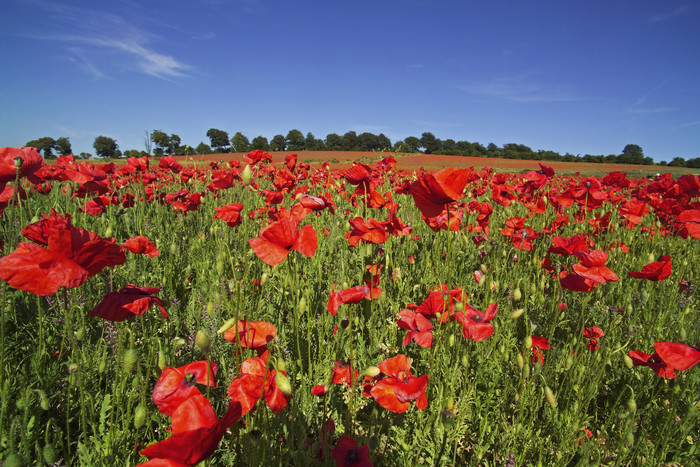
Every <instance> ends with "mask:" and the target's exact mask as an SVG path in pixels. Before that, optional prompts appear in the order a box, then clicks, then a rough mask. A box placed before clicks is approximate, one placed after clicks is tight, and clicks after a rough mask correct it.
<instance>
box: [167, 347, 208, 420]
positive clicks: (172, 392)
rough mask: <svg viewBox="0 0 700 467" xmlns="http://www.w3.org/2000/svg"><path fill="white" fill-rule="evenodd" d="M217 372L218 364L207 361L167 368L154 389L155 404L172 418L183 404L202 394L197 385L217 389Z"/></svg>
mask: <svg viewBox="0 0 700 467" xmlns="http://www.w3.org/2000/svg"><path fill="white" fill-rule="evenodd" d="M216 371H217V367H216V363H214V362H212V361H209V362H208V361H206V360H200V361H197V362H192V363H188V364H187V365H183V366H181V367H179V368H172V367H169V366H166V367H165V368H164V369H163V372H162V373H161V374H160V377H159V378H158V381H156V385H155V387H154V388H153V402H154V403H155V404H156V406H157V407H158V410H159V411H160V412H161V413H163V414H165V415H167V416H169V417H171V416H172V414H173V412H174V411H175V409H176V408H178V407H179V406H180V404H181V403H182V402H184V401H185V400H187V399H188V398H189V397H191V396H192V395H194V394H199V393H200V392H199V389H197V388H196V387H195V385H194V384H195V383H198V384H203V385H205V386H211V387H213V388H215V387H217V385H216V380H215V377H216Z"/></svg>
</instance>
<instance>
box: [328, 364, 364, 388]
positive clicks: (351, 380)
mask: <svg viewBox="0 0 700 467" xmlns="http://www.w3.org/2000/svg"><path fill="white" fill-rule="evenodd" d="M351 370H352V377H351V375H350V373H351ZM359 374H360V372H359V370H358V369H357V368H352V365H350V363H348V362H345V361H342V360H338V361H336V362H335V366H334V367H333V376H332V378H331V382H332V383H335V384H344V385H346V386H348V387H351V386H353V385H354V384H355V383H356V382H357V377H358V376H359Z"/></svg>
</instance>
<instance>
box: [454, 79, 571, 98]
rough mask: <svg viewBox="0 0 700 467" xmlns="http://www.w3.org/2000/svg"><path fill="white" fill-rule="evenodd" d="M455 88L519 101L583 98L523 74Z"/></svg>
mask: <svg viewBox="0 0 700 467" xmlns="http://www.w3.org/2000/svg"><path fill="white" fill-rule="evenodd" d="M457 89H459V90H461V91H464V92H467V93H469V94H474V95H476V96H480V97H491V98H496V99H501V100H505V101H510V102H519V103H537V102H574V101H580V100H583V98H581V97H578V96H576V95H575V94H573V93H572V92H571V91H570V90H568V89H567V88H566V86H561V85H545V84H540V83H537V82H534V81H531V80H529V79H528V78H527V77H525V76H512V77H498V78H494V79H491V80H489V81H486V82H478V83H470V84H466V85H458V86H457Z"/></svg>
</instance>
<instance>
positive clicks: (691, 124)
mask: <svg viewBox="0 0 700 467" xmlns="http://www.w3.org/2000/svg"><path fill="white" fill-rule="evenodd" d="M699 125H700V120H698V121H696V122H688V123H684V124H683V125H681V126H680V127H679V128H685V127H689V126H699Z"/></svg>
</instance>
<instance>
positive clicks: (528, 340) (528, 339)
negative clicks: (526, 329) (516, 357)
mask: <svg viewBox="0 0 700 467" xmlns="http://www.w3.org/2000/svg"><path fill="white" fill-rule="evenodd" d="M530 347H532V336H527V337H526V338H525V348H526V349H529V348H530Z"/></svg>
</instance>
